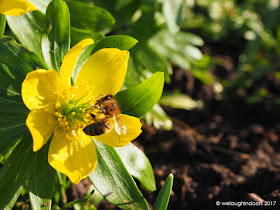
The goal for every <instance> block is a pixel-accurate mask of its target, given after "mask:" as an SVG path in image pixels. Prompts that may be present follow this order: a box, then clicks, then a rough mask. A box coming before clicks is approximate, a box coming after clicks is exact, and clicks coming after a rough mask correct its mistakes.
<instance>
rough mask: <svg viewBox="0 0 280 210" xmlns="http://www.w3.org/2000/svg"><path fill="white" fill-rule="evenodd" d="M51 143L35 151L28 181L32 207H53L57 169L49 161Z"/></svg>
mask: <svg viewBox="0 0 280 210" xmlns="http://www.w3.org/2000/svg"><path fill="white" fill-rule="evenodd" d="M48 151H49V144H47V145H45V146H44V147H43V148H42V149H40V150H39V151H38V152H36V153H34V161H33V162H32V166H31V169H30V172H31V173H30V179H29V183H28V189H29V196H30V201H31V205H32V209H51V203H52V194H53V188H54V177H55V174H56V173H55V170H54V169H53V168H52V167H51V166H50V165H49V163H48Z"/></svg>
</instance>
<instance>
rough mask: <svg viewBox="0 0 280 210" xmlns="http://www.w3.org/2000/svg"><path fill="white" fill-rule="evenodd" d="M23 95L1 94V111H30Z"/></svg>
mask: <svg viewBox="0 0 280 210" xmlns="http://www.w3.org/2000/svg"><path fill="white" fill-rule="evenodd" d="M28 112H29V110H28V109H27V108H26V106H25V105H24V103H23V101H22V98H21V96H0V114H1V113H28Z"/></svg>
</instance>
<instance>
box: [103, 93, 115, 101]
mask: <svg viewBox="0 0 280 210" xmlns="http://www.w3.org/2000/svg"><path fill="white" fill-rule="evenodd" d="M112 98H114V96H113V95H112V94H108V95H106V96H104V97H103V99H102V101H108V100H111V99H112Z"/></svg>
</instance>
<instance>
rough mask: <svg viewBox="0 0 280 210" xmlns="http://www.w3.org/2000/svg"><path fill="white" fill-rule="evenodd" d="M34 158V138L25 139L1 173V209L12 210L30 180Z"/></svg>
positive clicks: (27, 137) (16, 148)
mask: <svg viewBox="0 0 280 210" xmlns="http://www.w3.org/2000/svg"><path fill="white" fill-rule="evenodd" d="M33 158H34V152H33V151H32V138H31V136H30V135H28V136H26V137H24V138H23V139H22V140H21V142H20V143H19V144H18V145H17V146H16V147H15V149H14V150H13V152H12V153H11V155H10V157H9V158H8V160H7V161H6V163H5V164H4V166H3V167H2V168H1V171H0V183H1V185H0V209H12V207H13V205H14V203H15V202H16V200H17V198H18V196H19V194H20V192H21V190H22V188H23V185H24V184H25V182H26V180H27V179H28V175H29V171H30V167H31V165H32V164H31V163H32V161H33Z"/></svg>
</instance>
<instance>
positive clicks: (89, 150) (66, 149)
mask: <svg viewBox="0 0 280 210" xmlns="http://www.w3.org/2000/svg"><path fill="white" fill-rule="evenodd" d="M48 159H49V164H50V165H51V166H52V167H53V168H55V169H56V170H57V171H59V172H61V173H64V174H66V175H67V176H68V177H69V179H70V180H71V181H72V182H73V183H75V184H78V183H79V182H80V181H81V180H82V179H84V178H86V177H87V176H88V175H89V174H90V173H91V172H92V171H93V170H94V169H95V167H96V164H97V154H96V150H95V146H94V143H93V141H92V139H91V138H90V137H89V136H87V135H85V134H83V136H82V138H81V139H80V140H79V141H71V140H68V139H67V138H66V137H65V136H57V135H56V134H54V137H53V139H52V140H51V145H50V148H49V155H48Z"/></svg>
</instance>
